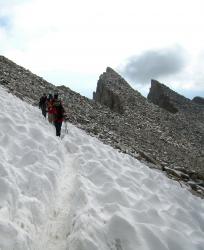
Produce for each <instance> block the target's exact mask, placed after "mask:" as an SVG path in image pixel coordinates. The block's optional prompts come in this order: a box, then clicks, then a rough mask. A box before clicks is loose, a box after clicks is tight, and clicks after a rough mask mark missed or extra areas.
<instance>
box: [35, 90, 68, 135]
mask: <svg viewBox="0 0 204 250" xmlns="http://www.w3.org/2000/svg"><path fill="white" fill-rule="evenodd" d="M39 108H40V109H41V110H42V115H43V116H44V117H45V118H46V116H47V114H48V121H49V122H50V123H52V124H54V126H55V128H56V136H60V135H61V127H62V122H63V120H64V115H65V110H64V107H63V104H62V102H61V100H60V99H59V97H58V94H57V93H55V94H54V96H53V95H52V94H49V95H48V96H47V95H46V94H45V93H44V94H43V96H42V97H41V98H40V101H39Z"/></svg>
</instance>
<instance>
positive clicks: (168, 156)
mask: <svg viewBox="0 0 204 250" xmlns="http://www.w3.org/2000/svg"><path fill="white" fill-rule="evenodd" d="M0 84H1V85H3V86H4V87H6V88H7V89H8V90H9V91H10V92H12V93H13V94H15V95H17V96H19V97H20V98H21V99H23V100H26V101H28V102H30V103H32V104H37V103H38V101H39V97H40V96H41V95H42V93H43V92H46V93H53V92H55V91H58V92H59V94H60V96H61V98H62V99H63V101H64V104H65V107H66V108H67V111H68V116H69V121H70V122H72V123H74V124H75V125H77V126H78V127H80V128H82V129H85V130H86V131H87V132H88V133H89V134H91V135H93V136H96V137H98V138H99V139H100V140H102V141H103V142H104V143H107V144H110V145H111V146H113V147H115V148H117V149H119V150H121V151H122V152H125V153H128V154H130V155H132V156H133V157H136V158H138V159H140V160H146V161H148V162H149V163H148V164H149V166H150V167H153V166H154V167H155V166H158V167H159V168H160V169H175V171H177V172H176V173H178V168H179V171H180V170H181V169H184V171H185V172H187V173H189V179H191V176H194V179H195V180H198V181H199V179H202V176H203V175H204V164H203V162H204V128H203V122H204V119H203V117H204V116H203V114H204V113H203V112H204V110H203V109H202V110H201V111H200V113H199V115H198V113H196V115H197V116H198V118H197V120H196V121H195V122H194V123H193V122H192V121H191V120H189V116H190V114H189V113H188V115H185V114H184V113H185V112H183V111H182V112H181V111H180V107H179V106H178V105H175V104H174V103H173V105H175V108H177V109H178V112H177V113H171V112H168V111H166V110H165V109H163V108H160V107H158V106H157V105H155V104H153V103H150V102H149V101H148V100H147V99H146V98H145V97H143V96H142V95H141V94H140V93H139V92H138V91H135V90H134V89H132V88H131V87H130V86H129V84H128V83H127V82H126V81H125V80H124V79H123V78H122V77H121V76H120V75H119V74H117V73H116V72H115V71H114V70H113V69H111V68H107V71H106V72H104V73H103V74H102V75H101V76H100V78H99V81H98V84H97V90H96V92H95V94H94V100H90V99H88V98H86V97H83V96H81V95H79V94H78V93H76V92H74V91H72V90H70V89H69V88H68V87H65V86H60V87H56V86H54V85H52V84H50V83H48V82H47V81H45V80H44V79H43V78H41V77H38V76H36V75H34V74H32V73H31V72H30V71H28V70H25V69H24V68H22V67H20V66H18V65H16V64H15V63H13V62H11V61H10V60H8V59H6V58H5V57H2V56H0ZM169 100H170V102H171V98H170V99H169ZM184 106H185V105H184ZM199 107H202V105H199ZM185 109H186V108H184V110H185ZM199 110H200V109H199ZM191 123H192V124H191ZM190 174H191V176H190ZM193 174H194V175H193ZM170 175H172V173H170ZM195 176H196V177H195ZM176 178H177V177H176ZM203 179H204V177H203Z"/></svg>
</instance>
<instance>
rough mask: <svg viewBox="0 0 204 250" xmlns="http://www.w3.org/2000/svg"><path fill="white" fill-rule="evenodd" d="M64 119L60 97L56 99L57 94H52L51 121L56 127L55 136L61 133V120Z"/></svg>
mask: <svg viewBox="0 0 204 250" xmlns="http://www.w3.org/2000/svg"><path fill="white" fill-rule="evenodd" d="M63 120H64V107H63V105H62V102H61V100H60V99H58V94H54V100H53V122H54V125H55V128H56V136H60V135H61V127H62V122H63Z"/></svg>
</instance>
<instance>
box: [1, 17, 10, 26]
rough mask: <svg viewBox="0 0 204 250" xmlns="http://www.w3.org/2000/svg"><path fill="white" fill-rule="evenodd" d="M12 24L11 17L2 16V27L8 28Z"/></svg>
mask: <svg viewBox="0 0 204 250" xmlns="http://www.w3.org/2000/svg"><path fill="white" fill-rule="evenodd" d="M9 26H10V19H9V17H0V27H3V28H8V27H9Z"/></svg>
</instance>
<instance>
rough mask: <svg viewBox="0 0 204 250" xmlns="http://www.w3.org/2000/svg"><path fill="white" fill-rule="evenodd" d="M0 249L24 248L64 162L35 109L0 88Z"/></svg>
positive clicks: (51, 199)
mask: <svg viewBox="0 0 204 250" xmlns="http://www.w3.org/2000/svg"><path fill="white" fill-rule="evenodd" d="M0 103H1V109H0V159H1V162H0V249H1V250H7V249H8V250H13V249H15V250H24V249H26V250H28V249H31V245H32V244H33V236H34V235H35V234H36V232H37V231H38V228H39V226H40V225H42V224H43V223H45V221H46V219H47V214H48V211H49V209H50V204H52V203H53V202H54V201H55V199H56V197H55V194H56V190H57V188H58V175H59V173H60V170H61V168H63V166H64V154H63V148H62V145H61V142H60V140H59V139H58V138H56V136H55V132H54V128H52V127H51V126H50V125H49V124H48V122H47V121H45V120H44V119H43V117H42V115H41V113H40V111H39V110H38V109H37V108H34V107H32V106H31V105H28V104H26V103H24V102H22V101H21V100H19V99H17V98H16V97H14V96H12V95H11V94H8V93H7V92H6V91H5V90H3V89H2V88H0Z"/></svg>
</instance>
